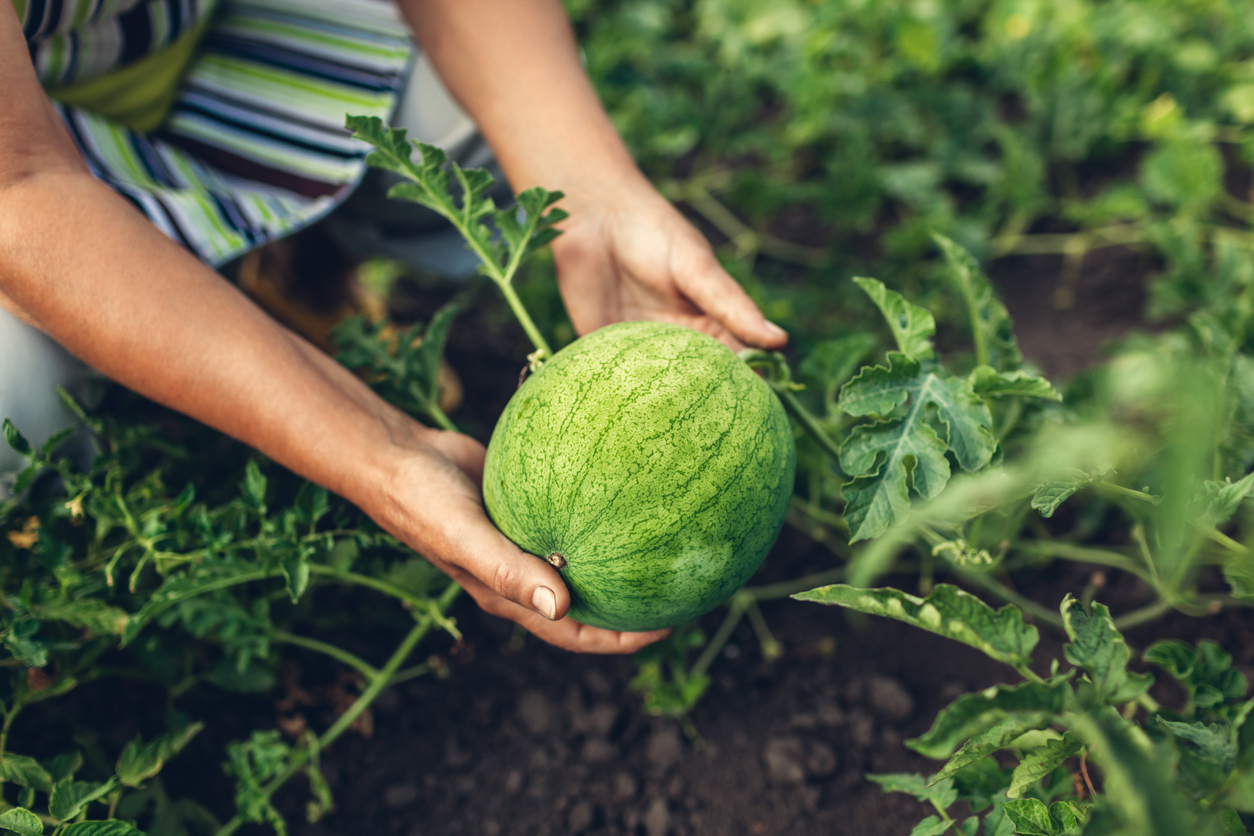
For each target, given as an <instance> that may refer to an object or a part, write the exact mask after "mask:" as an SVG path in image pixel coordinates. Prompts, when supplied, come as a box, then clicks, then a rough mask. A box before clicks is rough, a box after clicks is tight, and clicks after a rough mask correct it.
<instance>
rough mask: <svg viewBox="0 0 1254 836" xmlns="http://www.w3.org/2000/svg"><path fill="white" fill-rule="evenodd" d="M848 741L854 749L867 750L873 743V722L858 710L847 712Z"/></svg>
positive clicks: (868, 716) (869, 716) (868, 715)
mask: <svg viewBox="0 0 1254 836" xmlns="http://www.w3.org/2000/svg"><path fill="white" fill-rule="evenodd" d="M849 740H850V742H851V743H853V746H854V748H855V749H867V748H870V746H871V744H872V743H874V742H875V721H874V720H872V719H871V715H870V714H867V713H866V712H865V711H863V710H862V709H860V708H856V709H854V710H853V711H850V712H849Z"/></svg>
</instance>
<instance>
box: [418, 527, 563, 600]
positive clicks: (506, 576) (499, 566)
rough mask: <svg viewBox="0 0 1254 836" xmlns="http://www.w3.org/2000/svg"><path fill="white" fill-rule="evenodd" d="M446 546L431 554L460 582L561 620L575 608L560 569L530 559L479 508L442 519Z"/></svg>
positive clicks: (441, 545)
mask: <svg viewBox="0 0 1254 836" xmlns="http://www.w3.org/2000/svg"><path fill="white" fill-rule="evenodd" d="M440 516H441V518H442V519H444V520H446V521H447V523H446V524H445V525H443V526H442V528H443V530H444V531H443V534H444V536H443V538H442V539H443V542H442V543H441V544H440V547H439V548H438V551H437V553H436V554H433V555H430V556H431V557H433V558H434V559H435V560H436V561H437V562H439V563H440V564H442V567H441V568H444V569H445V571H447V572H448V574H449V575H450V576H452V577H453V579H454V580H460V578H459V577H458V576H459V575H462V574H464V575H469V576H471V577H473V578H475V579H476V580H478V581H479V582H480V583H482V584H483V585H484V586H486V587H487V588H488V589H491V590H492V591H493V592H495V593H497V594H498V595H500V596H501V597H502V598H506V599H508V600H510V601H513V602H514V603H515V604H518V605H519V606H522V607H524V608H526V609H528V610H531V611H532V612H535V613H537V614H539V615H542V616H544V617H545V618H547V619H548V620H550V621H556V620H558V619H559V618H562V617H563V616H565V615H566V611H567V610H568V609H570V593H569V592H567V590H566V585H565V584H564V583H562V577H561V575H559V574H558V573H557V570H556V569H554V568H553V567H552V566H550V565H549V564H548V563H547V562H545V560H544V559H543V558H540V557H536V556H535V555H532V554H528V553H527V552H524V551H523V550H522V549H520V548H518V547H517V546H515V545H514V544H513V543H512V542H510V540H509V538H508V537H506V536H505V535H504V534H502V533H501V532H500V531H498V530H497V529H496V527H495V526H493V525H492V522H491V521H490V520H489V519H488V517H487V514H485V513H484V512H483V509H482V508H481V507H480V506H478V505H470V506H469V507H463V508H461V509H460V513H449V514H441V515H440Z"/></svg>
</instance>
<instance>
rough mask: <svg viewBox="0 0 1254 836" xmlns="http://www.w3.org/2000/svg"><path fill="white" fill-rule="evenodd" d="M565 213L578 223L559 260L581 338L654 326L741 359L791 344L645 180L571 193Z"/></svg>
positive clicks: (559, 243)
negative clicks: (624, 326)
mask: <svg viewBox="0 0 1254 836" xmlns="http://www.w3.org/2000/svg"><path fill="white" fill-rule="evenodd" d="M560 205H561V206H562V208H564V209H566V211H568V212H569V213H570V215H571V217H570V220H569V221H568V222H567V223H566V224H565V225H564V232H563V234H562V236H561V237H560V238H558V239H557V240H556V241H554V242H553V254H554V258H555V260H556V262H557V277H558V283H559V285H560V287H561V292H562V300H563V301H564V302H565V303H566V310H567V312H568V313H569V314H570V318H571V322H572V323H573V324H574V326H575V330H576V331H577V332H579V333H580V334H586V333H588V332H589V331H594V330H596V329H597V328H600V327H601V326H603V325H609V324H610V323H613V322H621V321H624V320H634V319H652V320H658V321H661V322H674V323H678V324H680V325H686V326H688V327H690V328H695V329H696V330H698V331H704V332H705V333H707V334H709V335H711V336H713V337H716V338H718V339H720V340H722V341H723V342H724V343H726V344H727V345H728V346H729V347H731V348H732V349H733V350H737V351H738V350H740V349H742V348H744V347H745V346H746V345H751V346H754V347H757V348H781V347H782V346H783V345H784V343H786V342H787V341H788V335H787V334H786V333H784V331H783V329H781V328H779V327H778V326H777V325H775V324H774V323H771V322H769V321H767V320H766V318H765V317H763V316H762V312H761V311H759V310H758V307H757V305H755V304H754V303H753V300H751V299H750V298H749V296H748V294H746V293H745V292H744V290H743V289H742V288H741V287H740V285H739V284H737V283H736V281H735V280H734V279H733V278H732V277H731V276H729V275H727V272H726V271H725V270H724V269H723V268H722V265H720V264H719V263H718V259H717V258H715V256H714V252H713V250H712V249H711V248H710V245H709V243H708V242H707V241H706V240H705V238H704V237H703V236H702V235H701V233H700V232H698V231H697V229H696V228H695V227H694V226H693V225H692V224H691V223H689V222H688V221H687V219H685V218H684V217H683V215H681V214H680V213H679V211H678V210H676V209H675V207H674V206H672V205H671V203H670V202H669V201H667V200H666V199H665V198H664V197H662V196H661V195H660V194H658V192H657V191H656V190H654V188H653V187H652V186H651V185H650V184H649V183H648V182H647V181H645V180H644V178H643V177H639V178H632V181H631V182H629V184H628V185H623V184H621V183H620V184H615V185H614V186H612V187H611V186H605V187H601V188H597V189H596V190H595V192H588V191H579V192H576V193H575V194H569V193H568V194H567V197H566V199H564V200H563V201H562V203H561V204H560Z"/></svg>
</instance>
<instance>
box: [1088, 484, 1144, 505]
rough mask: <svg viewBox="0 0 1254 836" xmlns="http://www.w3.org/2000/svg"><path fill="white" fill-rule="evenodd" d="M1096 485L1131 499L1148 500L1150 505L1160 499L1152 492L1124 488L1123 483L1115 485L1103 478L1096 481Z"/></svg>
mask: <svg viewBox="0 0 1254 836" xmlns="http://www.w3.org/2000/svg"><path fill="white" fill-rule="evenodd" d="M1097 487H1099V488H1102V489H1103V490H1107V491H1110V492H1111V493H1117V494H1120V495H1122V496H1126V497H1130V498H1131V499H1139V500H1141V501H1142V502H1148V503H1150V504H1151V505H1157V504H1158V503H1159V501H1160V499H1159V497H1156V496H1154V495H1153V494H1148V493H1146V492H1145V491H1136V490H1133V489H1132V488H1125V487H1124V486H1123V485H1117V484H1115V483H1114V482H1108V481H1107V480H1105V479H1103V480H1102V481H1100V482H1098V483H1097Z"/></svg>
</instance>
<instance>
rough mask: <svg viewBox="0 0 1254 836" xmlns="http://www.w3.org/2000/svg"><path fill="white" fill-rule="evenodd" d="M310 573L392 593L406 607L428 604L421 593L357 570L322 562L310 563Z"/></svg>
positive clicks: (386, 593)
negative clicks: (342, 568)
mask: <svg viewBox="0 0 1254 836" xmlns="http://www.w3.org/2000/svg"><path fill="white" fill-rule="evenodd" d="M309 574H311V575H322V576H324V577H330V578H334V579H336V580H338V581H340V582H342V583H347V584H355V585H356V586H364V587H366V588H368V589H373V590H375V591H376V592H382V593H383V594H384V595H390V596H391V597H393V598H397V599H399V600H400V601H401V603H403V604H404V605H405V607H406V608H407V609H410V610H413V609H421V608H423V607H426V606H427V599H426V598H424V597H422V596H420V595H415V594H414V593H412V592H410V591H408V590H406V589H402V588H401V587H399V586H397V585H396V584H393V583H388V582H387V581H385V580H381V579H379V578H372V577H370V576H369V575H359V574H357V573H356V572H347V571H343V570H340V569H336V568H334V567H332V566H327V565H325V564H322V563H310V564H309Z"/></svg>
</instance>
